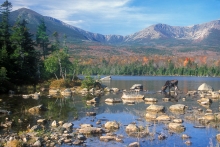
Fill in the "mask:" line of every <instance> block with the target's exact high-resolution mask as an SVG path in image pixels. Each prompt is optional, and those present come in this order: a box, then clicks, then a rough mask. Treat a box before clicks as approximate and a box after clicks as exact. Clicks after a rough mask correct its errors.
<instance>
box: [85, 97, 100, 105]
mask: <svg viewBox="0 0 220 147" xmlns="http://www.w3.org/2000/svg"><path fill="white" fill-rule="evenodd" d="M98 100H99V98H98V97H95V98H93V99H91V100H89V101H86V103H87V104H96V103H97V102H98Z"/></svg>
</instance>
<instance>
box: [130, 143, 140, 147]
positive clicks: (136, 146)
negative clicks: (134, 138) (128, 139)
mask: <svg viewBox="0 0 220 147" xmlns="http://www.w3.org/2000/svg"><path fill="white" fill-rule="evenodd" d="M128 147H140V143H139V142H133V143H130V144H129V145H128Z"/></svg>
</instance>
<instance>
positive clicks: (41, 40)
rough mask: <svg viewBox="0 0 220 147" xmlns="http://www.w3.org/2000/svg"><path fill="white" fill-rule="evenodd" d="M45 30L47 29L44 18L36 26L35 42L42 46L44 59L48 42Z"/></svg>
mask: <svg viewBox="0 0 220 147" xmlns="http://www.w3.org/2000/svg"><path fill="white" fill-rule="evenodd" d="M46 31H47V27H46V25H45V22H44V20H43V19H42V20H41V23H40V25H39V26H38V28H37V33H36V42H37V44H38V45H40V47H41V48H42V52H43V57H44V59H45V58H46V55H47V54H48V45H49V44H50V42H49V37H48V35H47V33H46Z"/></svg>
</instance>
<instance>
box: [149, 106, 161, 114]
mask: <svg viewBox="0 0 220 147" xmlns="http://www.w3.org/2000/svg"><path fill="white" fill-rule="evenodd" d="M146 110H147V111H148V112H156V113H158V112H164V110H165V107H164V106H159V105H150V106H149V107H147V109H146Z"/></svg>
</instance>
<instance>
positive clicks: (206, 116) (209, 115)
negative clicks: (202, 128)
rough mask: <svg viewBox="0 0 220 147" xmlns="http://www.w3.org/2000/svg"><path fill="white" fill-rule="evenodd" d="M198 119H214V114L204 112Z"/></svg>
mask: <svg viewBox="0 0 220 147" xmlns="http://www.w3.org/2000/svg"><path fill="white" fill-rule="evenodd" d="M199 120H205V121H214V120H215V115H214V114H213V113H206V114H205V115H204V116H202V117H200V118H199Z"/></svg>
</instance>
